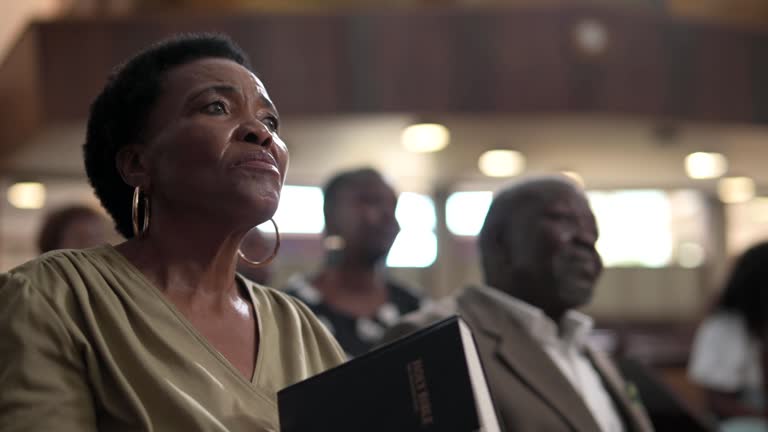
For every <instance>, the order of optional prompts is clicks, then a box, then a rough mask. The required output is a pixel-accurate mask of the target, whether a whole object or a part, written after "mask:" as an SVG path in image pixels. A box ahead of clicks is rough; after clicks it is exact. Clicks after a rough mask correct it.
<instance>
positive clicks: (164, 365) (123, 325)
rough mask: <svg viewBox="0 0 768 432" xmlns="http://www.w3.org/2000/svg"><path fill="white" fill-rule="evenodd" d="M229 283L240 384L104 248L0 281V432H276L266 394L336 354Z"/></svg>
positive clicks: (268, 294) (57, 257) (299, 314)
mask: <svg viewBox="0 0 768 432" xmlns="http://www.w3.org/2000/svg"><path fill="white" fill-rule="evenodd" d="M239 280H240V282H241V283H243V284H247V287H248V288H249V290H248V291H249V292H250V293H251V295H252V301H253V305H254V308H255V311H256V317H257V321H258V330H259V336H260V341H259V351H258V355H257V360H256V369H255V371H254V375H253V377H252V379H251V380H250V381H249V380H247V379H245V378H244V377H243V376H242V374H241V373H240V372H238V370H237V369H235V368H234V367H233V366H232V365H231V364H230V363H229V362H228V361H227V360H226V359H225V358H224V357H223V356H222V355H221V354H220V353H219V352H218V351H217V350H216V349H215V348H213V346H212V345H210V344H209V343H208V342H207V341H206V340H205V338H203V337H202V336H201V335H200V334H199V333H198V332H197V331H196V330H195V329H194V328H193V326H192V325H191V324H190V323H189V321H187V320H186V319H185V318H184V316H182V314H181V313H180V312H179V311H178V310H177V309H176V308H175V307H174V306H173V305H172V304H171V303H170V302H169V301H167V300H166V298H165V297H164V295H163V294H162V293H160V291H159V290H158V289H156V288H155V287H154V286H152V285H151V284H150V283H149V282H148V281H147V280H146V279H145V278H144V276H143V274H142V273H140V272H139V270H138V269H136V268H135V267H134V266H133V265H132V264H131V263H129V262H128V261H127V260H126V259H125V258H124V257H123V256H122V255H121V254H120V253H119V252H117V251H116V250H115V249H114V248H112V247H111V246H103V247H98V248H94V249H88V250H79V251H75V250H70V251H58V252H53V253H49V254H46V255H43V256H42V257H40V258H38V259H36V260H33V261H30V262H28V263H26V264H24V265H22V266H20V267H17V268H16V269H14V270H11V271H10V272H8V273H6V274H2V275H0V430H2V431H62V432H68V431H163V432H164V431H249V432H260V431H278V430H279V424H278V416H277V405H276V392H277V391H278V390H279V389H281V388H283V387H285V386H287V385H289V384H292V383H295V382H297V381H300V380H302V379H304V378H307V377H309V376H312V375H314V374H316V373H318V372H321V371H323V370H325V369H328V368H329V367H332V366H335V365H338V364H340V363H341V362H343V361H344V359H345V358H344V354H343V352H342V350H341V349H340V348H339V347H338V345H337V343H336V341H335V340H334V339H333V337H332V336H331V335H330V334H329V333H328V331H327V330H326V329H325V327H323V325H322V324H320V322H319V321H318V320H317V319H316V318H315V317H314V315H312V313H311V312H310V311H309V310H308V309H307V308H306V307H305V306H304V305H302V304H301V303H299V302H297V301H296V300H294V299H292V298H290V297H288V296H286V295H283V294H281V293H279V292H277V291H275V290H272V289H269V288H265V287H263V286H259V285H256V284H253V283H251V282H247V281H245V279H242V278H240V279H239Z"/></svg>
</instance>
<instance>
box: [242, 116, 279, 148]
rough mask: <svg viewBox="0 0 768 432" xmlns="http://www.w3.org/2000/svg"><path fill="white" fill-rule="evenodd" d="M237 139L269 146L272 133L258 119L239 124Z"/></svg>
mask: <svg viewBox="0 0 768 432" xmlns="http://www.w3.org/2000/svg"><path fill="white" fill-rule="evenodd" d="M237 139H238V140H240V141H243V142H247V143H249V144H256V145H259V146H262V147H269V146H270V145H271V144H272V133H271V132H270V131H269V129H268V128H267V126H266V125H265V124H264V123H262V122H260V121H259V120H253V121H250V122H247V123H243V124H241V125H240V128H239V129H238V131H237Z"/></svg>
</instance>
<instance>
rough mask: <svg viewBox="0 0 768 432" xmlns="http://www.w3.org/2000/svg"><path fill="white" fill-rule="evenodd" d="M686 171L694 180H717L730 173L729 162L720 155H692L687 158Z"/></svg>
mask: <svg viewBox="0 0 768 432" xmlns="http://www.w3.org/2000/svg"><path fill="white" fill-rule="evenodd" d="M685 171H686V172H687V173H688V177H690V178H693V179H710V178H717V177H720V176H722V175H723V174H725V172H726V171H728V160H727V159H726V158H725V156H723V155H722V154H720V153H705V152H696V153H691V154H689V155H688V156H686V157H685Z"/></svg>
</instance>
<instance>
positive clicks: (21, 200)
mask: <svg viewBox="0 0 768 432" xmlns="http://www.w3.org/2000/svg"><path fill="white" fill-rule="evenodd" d="M8 202H9V203H11V205H12V206H14V207H16V208H20V209H39V208H42V207H43V205H45V186H44V185H43V184H42V183H35V182H22V183H15V184H13V185H11V187H9V188H8Z"/></svg>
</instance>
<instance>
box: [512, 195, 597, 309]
mask: <svg viewBox="0 0 768 432" xmlns="http://www.w3.org/2000/svg"><path fill="white" fill-rule="evenodd" d="M516 213H517V214H515V215H512V216H511V217H510V219H509V221H508V225H507V227H506V235H505V238H506V239H507V240H506V246H507V248H508V253H509V259H510V261H511V263H512V264H513V268H514V270H515V272H516V274H517V275H522V277H524V278H525V280H526V282H527V284H526V285H527V286H526V288H525V289H526V291H527V292H525V293H522V294H523V295H524V297H527V298H525V299H524V300H526V301H528V302H529V303H532V304H534V305H535V306H538V307H540V308H542V309H553V310H566V309H571V308H576V307H579V306H583V305H585V304H587V303H588V302H589V301H590V300H591V298H592V293H593V290H594V286H595V282H596V281H597V278H598V277H599V276H600V273H601V271H602V260H601V259H600V255H599V254H598V253H597V251H596V250H595V242H596V241H597V226H596V224H595V218H594V216H593V214H592V211H591V210H590V208H589V204H588V202H587V200H586V198H585V196H584V195H583V194H582V193H580V192H578V191H577V190H575V189H572V188H570V187H563V188H562V190H556V191H554V192H552V193H547V194H545V197H543V198H542V199H541V200H540V201H538V202H532V203H531V204H530V205H528V206H523V207H522V208H520V209H519V212H516ZM511 285H512V286H513V287H514V285H515V281H511Z"/></svg>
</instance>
